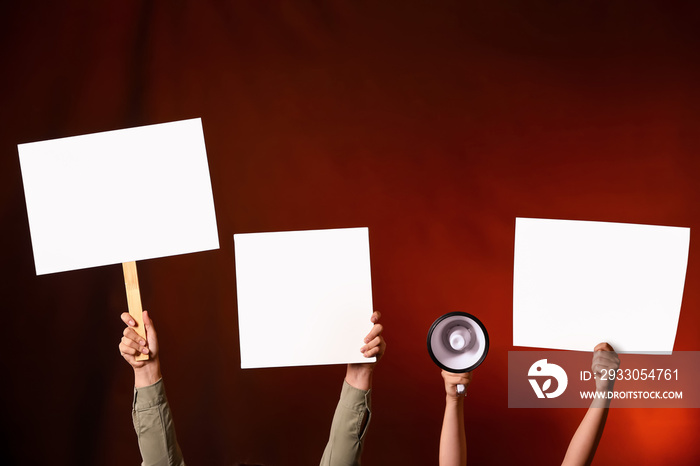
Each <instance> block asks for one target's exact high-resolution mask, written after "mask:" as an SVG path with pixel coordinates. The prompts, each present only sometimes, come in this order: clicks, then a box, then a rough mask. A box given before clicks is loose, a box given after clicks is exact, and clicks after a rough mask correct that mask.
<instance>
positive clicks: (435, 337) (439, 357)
mask: <svg viewBox="0 0 700 466" xmlns="http://www.w3.org/2000/svg"><path fill="white" fill-rule="evenodd" d="M488 352H489V334H488V332H486V327H484V324H482V323H481V321H480V320H479V319H477V318H476V317H474V316H473V315H471V314H467V313H466V312H450V313H448V314H445V315H443V316H440V317H438V318H437V320H436V321H435V322H433V325H431V326H430V331H429V332H428V353H430V357H431V358H432V360H433V362H434V363H435V364H437V365H438V366H439V367H440V368H442V369H444V370H446V371H448V372H453V373H456V374H459V373H464V372H470V371H472V370H474V369H475V368H477V367H478V366H479V365H480V364H481V363H482V362H483V361H484V359H485V358H486V354H487V353H488ZM463 393H464V385H461V384H460V385H457V394H459V395H461V394H463Z"/></svg>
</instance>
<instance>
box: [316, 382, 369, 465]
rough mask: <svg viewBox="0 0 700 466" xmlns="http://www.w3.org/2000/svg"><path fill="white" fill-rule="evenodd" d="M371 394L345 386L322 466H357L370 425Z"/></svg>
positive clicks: (346, 384) (345, 384)
mask: <svg viewBox="0 0 700 466" xmlns="http://www.w3.org/2000/svg"><path fill="white" fill-rule="evenodd" d="M370 409H371V408H370V392H369V391H365V390H361V389H358V388H356V387H353V386H351V385H350V384H348V383H347V382H346V383H344V384H343V389H342V392H341V396H340V400H339V401H338V406H337V407H336V410H335V415H334V416H333V422H332V424H331V432H330V435H329V438H328V444H327V445H326V449H325V450H324V452H323V457H322V458H321V466H356V465H359V464H360V455H361V454H362V447H363V443H364V437H365V432H366V431H367V426H368V425H369V420H370V416H371V412H370Z"/></svg>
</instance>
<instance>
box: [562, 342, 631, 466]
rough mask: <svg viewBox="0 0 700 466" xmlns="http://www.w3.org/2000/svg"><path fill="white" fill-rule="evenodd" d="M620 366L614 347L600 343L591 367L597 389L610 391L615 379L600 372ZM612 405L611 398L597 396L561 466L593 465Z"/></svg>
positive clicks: (598, 390) (570, 444) (572, 440)
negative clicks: (601, 374)
mask: <svg viewBox="0 0 700 466" xmlns="http://www.w3.org/2000/svg"><path fill="white" fill-rule="evenodd" d="M618 367H620V359H619V358H618V357H617V353H615V351H614V350H613V348H612V346H610V345H609V344H607V343H600V344H598V345H597V346H596V347H595V349H594V353H593V364H592V366H591V371H592V372H593V374H594V375H595V377H596V391H597V392H607V391H610V390H612V389H613V385H614V384H615V381H614V380H602V379H601V377H600V373H601V371H602V370H608V369H617V368H618ZM609 407H610V400H608V399H597V398H596V399H594V400H593V402H591V406H590V407H589V408H588V411H587V412H586V415H585V416H584V417H583V420H582V421H581V424H580V425H579V426H578V429H576V433H575V434H574V436H573V437H572V438H571V442H570V443H569V448H568V449H567V450H566V456H564V461H563V462H562V466H579V465H590V464H591V463H592V462H593V457H594V456H595V452H596V449H597V448H598V444H599V443H600V438H601V437H602V436H603V429H604V428H605V421H606V420H607V418H608V409H609Z"/></svg>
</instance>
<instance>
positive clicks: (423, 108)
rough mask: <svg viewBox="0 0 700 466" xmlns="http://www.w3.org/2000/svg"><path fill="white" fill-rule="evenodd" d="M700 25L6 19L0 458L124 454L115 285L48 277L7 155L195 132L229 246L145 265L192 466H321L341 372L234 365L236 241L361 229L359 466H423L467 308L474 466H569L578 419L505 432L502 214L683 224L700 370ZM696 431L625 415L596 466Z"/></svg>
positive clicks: (693, 438) (377, 17)
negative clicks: (371, 348)
mask: <svg viewBox="0 0 700 466" xmlns="http://www.w3.org/2000/svg"><path fill="white" fill-rule="evenodd" d="M684 5H685V6H684ZM699 12H700V10H699V9H698V7H697V6H696V4H695V3H694V2H686V3H681V2H673V5H672V6H671V3H670V2H661V1H634V2H633V1H629V2H604V1H590V2H542V1H536V2H533V1H515V0H490V1H451V2H450V1H445V2H431V1H425V2H422V1H401V2H368V1H360V2H357V1H340V0H337V1H330V2H307V1H295V2H252V1H251V2H217V1H213V0H200V1H198V2H184V1H168V2H155V1H119V2H104V3H103V2H76V1H63V2H56V3H53V2H51V3H49V2H36V1H26V0H23V1H21V2H20V1H8V2H3V4H2V6H0V17H1V18H2V29H1V31H0V35H1V37H2V41H1V42H0V58H1V59H2V64H3V72H2V73H1V74H0V89H2V106H1V107H0V127H1V128H2V131H0V151H2V152H1V157H0V166H1V167H2V168H1V171H0V173H1V174H2V183H0V213H1V214H2V239H3V245H4V251H5V252H4V253H3V259H4V260H3V263H4V267H5V270H4V272H3V280H2V285H0V286H2V291H3V293H2V296H3V298H4V303H3V314H2V315H3V320H4V324H5V325H4V326H3V329H4V330H3V333H4V338H3V340H4V345H3V346H4V350H5V355H4V356H3V357H2V368H3V374H4V377H3V382H2V384H0V387H1V388H0V394H1V395H2V396H1V398H0V399H1V400H2V412H3V415H2V419H3V421H2V429H3V430H2V435H1V436H0V447H1V449H2V451H3V454H2V456H3V457H4V458H5V460H6V461H7V460H8V459H9V463H10V464H71V465H76V464H104V465H122V464H137V463H138V458H139V453H138V449H137V446H136V439H135V435H134V433H133V431H132V427H131V420H130V403H131V395H132V388H131V387H132V382H133V381H132V375H131V371H130V369H129V367H128V366H127V365H126V363H125V362H123V360H122V359H121V357H120V355H119V353H118V350H117V345H118V341H119V338H120V337H121V330H122V325H121V322H120V320H119V314H120V313H121V312H122V311H123V310H124V309H125V308H126V299H125V294H124V289H123V281H122V277H121V268H120V267H119V266H116V265H115V266H109V267H101V268H96V269H88V270H82V271H75V272H66V273H59V274H53V275H48V276H41V277H37V276H35V274H34V268H33V259H32V250H31V243H30V237H29V229H28V224H27V217H26V210H25V204H24V196H23V190H22V182H21V177H20V170H19V163H18V157H17V149H16V145H17V144H18V143H24V142H32V141H37V140H44V139H50V138H57V137H64V136H71V135H78V134H85V133H91V132H98V131H105V130H110V129H118V128H125V127H130V126H137V125H142V124H152V123H160V122H166V121H173V120H178V119H185V118H192V117H202V119H203V124H204V131H205V138H206V143H207V149H208V156H209V164H210V169H211V177H212V184H213V190H214V198H215V204H216V209H217V220H218V226H219V234H220V241H221V249H220V250H218V251H211V252H204V253H198V254H191V255H186V256H178V257H171V258H164V259H153V260H148V261H142V262H141V263H139V273H140V278H141V288H142V293H143V300H144V303H145V306H146V308H147V309H149V310H150V311H151V312H152V315H153V317H154V319H155V322H156V324H157V328H158V330H159V336H160V339H161V345H162V361H163V368H164V374H165V378H166V382H167V387H168V393H169V397H170V401H171V404H172V407H173V411H174V415H175V420H176V423H177V427H178V435H179V438H180V442H181V446H182V449H183V451H184V452H185V454H186V458H187V459H188V464H192V465H196V464H206V465H231V464H235V463H236V462H238V461H250V462H260V463H263V464H266V465H313V464H316V463H317V462H318V459H319V457H320V455H321V452H322V449H323V446H324V444H325V442H326V438H327V431H328V427H329V425H330V420H331V417H332V413H333V409H334V405H335V402H336V399H337V395H338V393H339V389H340V384H341V380H342V377H343V374H344V369H343V368H342V367H338V366H332V367H311V368H285V369H267V370H247V371H242V370H241V369H240V368H239V356H238V328H237V318H236V291H235V276H234V265H233V264H234V263H233V261H234V257H233V247H232V246H233V242H232V235H233V233H239V232H257V231H274V230H294V229H312V228H334V227H351V226H368V227H369V228H370V242H371V251H372V272H373V277H372V279H373V290H374V291H373V293H374V303H375V308H376V309H378V310H381V311H382V312H383V313H384V317H383V321H384V324H385V325H386V339H387V341H388V343H389V347H388V352H387V355H386V358H385V360H384V361H382V363H381V365H380V367H379V368H378V370H377V374H376V377H375V395H374V405H375V410H374V418H373V421H372V425H371V427H370V432H369V437H368V439H367V444H366V451H365V455H364V459H365V463H366V464H367V465H404V464H406V465H413V464H416V465H426V464H436V463H437V449H438V438H439V430H440V423H441V416H442V409H443V403H444V395H443V388H442V381H441V378H440V374H439V370H438V368H437V367H435V366H434V365H433V364H432V362H431V361H430V359H429V357H428V354H427V351H426V348H425V336H426V333H427V330H428V327H429V325H430V323H431V322H432V321H433V320H434V319H435V318H436V317H438V316H439V315H441V314H443V313H445V312H448V311H453V310H464V311H468V312H472V313H474V314H476V315H477V316H478V317H479V318H480V319H481V320H482V321H483V322H484V323H485V325H486V326H487V328H488V330H489V333H490V335H491V344H492V346H491V351H490V353H489V356H488V358H487V360H486V362H485V363H484V364H483V365H482V366H481V367H480V368H479V369H478V370H477V371H476V373H475V376H474V382H473V385H472V387H471V388H470V393H469V398H468V401H467V407H466V410H467V414H466V418H467V424H468V425H467V433H468V441H469V455H470V461H471V462H472V463H473V464H480V465H482V464H483V465H501V464H558V462H559V461H560V460H561V458H562V457H563V453H564V451H565V450H566V446H567V442H568V440H569V438H570V437H571V435H572V433H573V431H574V430H575V428H576V426H577V425H578V423H579V421H580V419H581V418H582V416H583V411H581V410H562V411H559V410H509V409H508V408H507V398H506V393H507V392H506V388H507V387H506V382H507V380H506V374H507V367H506V361H507V351H508V350H512V349H514V348H513V347H512V331H511V328H512V327H511V322H512V318H511V312H512V267H513V234H514V218H515V217H516V216H526V217H527V216H531V217H547V218H566V219H582V220H601V221H618V222H633V223H648V224H661V225H677V226H687V227H691V228H692V230H691V231H692V239H691V250H690V251H691V252H690V260H689V264H688V274H687V280H686V289H685V295H684V300H683V309H682V312H681V317H680V325H679V329H678V336H677V340H676V346H675V348H676V349H677V350H700V315H699V313H698V305H699V300H700V295H699V291H698V290H699V289H700V288H699V287H698V282H699V281H700V275H699V270H698V267H699V266H700V263H699V261H700V256H699V255H698V254H697V251H696V250H695V248H694V244H693V243H694V239H695V238H694V237H695V235H696V231H697V228H700V185H699V184H698V181H699V180H700V173H699V171H698V170H699V169H700V158H698V150H699V149H700V132H699V130H698V124H699V123H700V115H699V114H698V108H700V91H698V89H699V87H698V82H700V72H699V71H700V65H698V60H697V53H698V46H699V45H700V35H699V33H698V28H697V19H698V13H699ZM699 428H700V416H699V415H698V411H697V410H615V411H613V412H612V413H611V415H610V418H609V421H608V425H607V427H606V431H605V434H604V437H603V440H602V443H601V446H600V448H599V452H598V460H599V463H600V464H611V463H616V464H648V465H688V464H699V463H700V447H699V446H698V443H697V432H698V430H699ZM6 464H7V463H6Z"/></svg>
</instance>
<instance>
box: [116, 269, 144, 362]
mask: <svg viewBox="0 0 700 466" xmlns="http://www.w3.org/2000/svg"><path fill="white" fill-rule="evenodd" d="M122 268H123V269H124V285H126V301H127V302H128V303H129V314H131V317H133V318H134V321H135V322H136V328H134V330H136V333H138V334H139V335H140V336H141V338H143V339H144V340H146V329H145V328H144V326H143V308H142V307H141V290H139V276H138V274H137V273H136V262H123V263H122ZM146 341H148V340H146ZM136 360H137V361H147V360H148V355H147V354H138V355H137V356H136Z"/></svg>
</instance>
